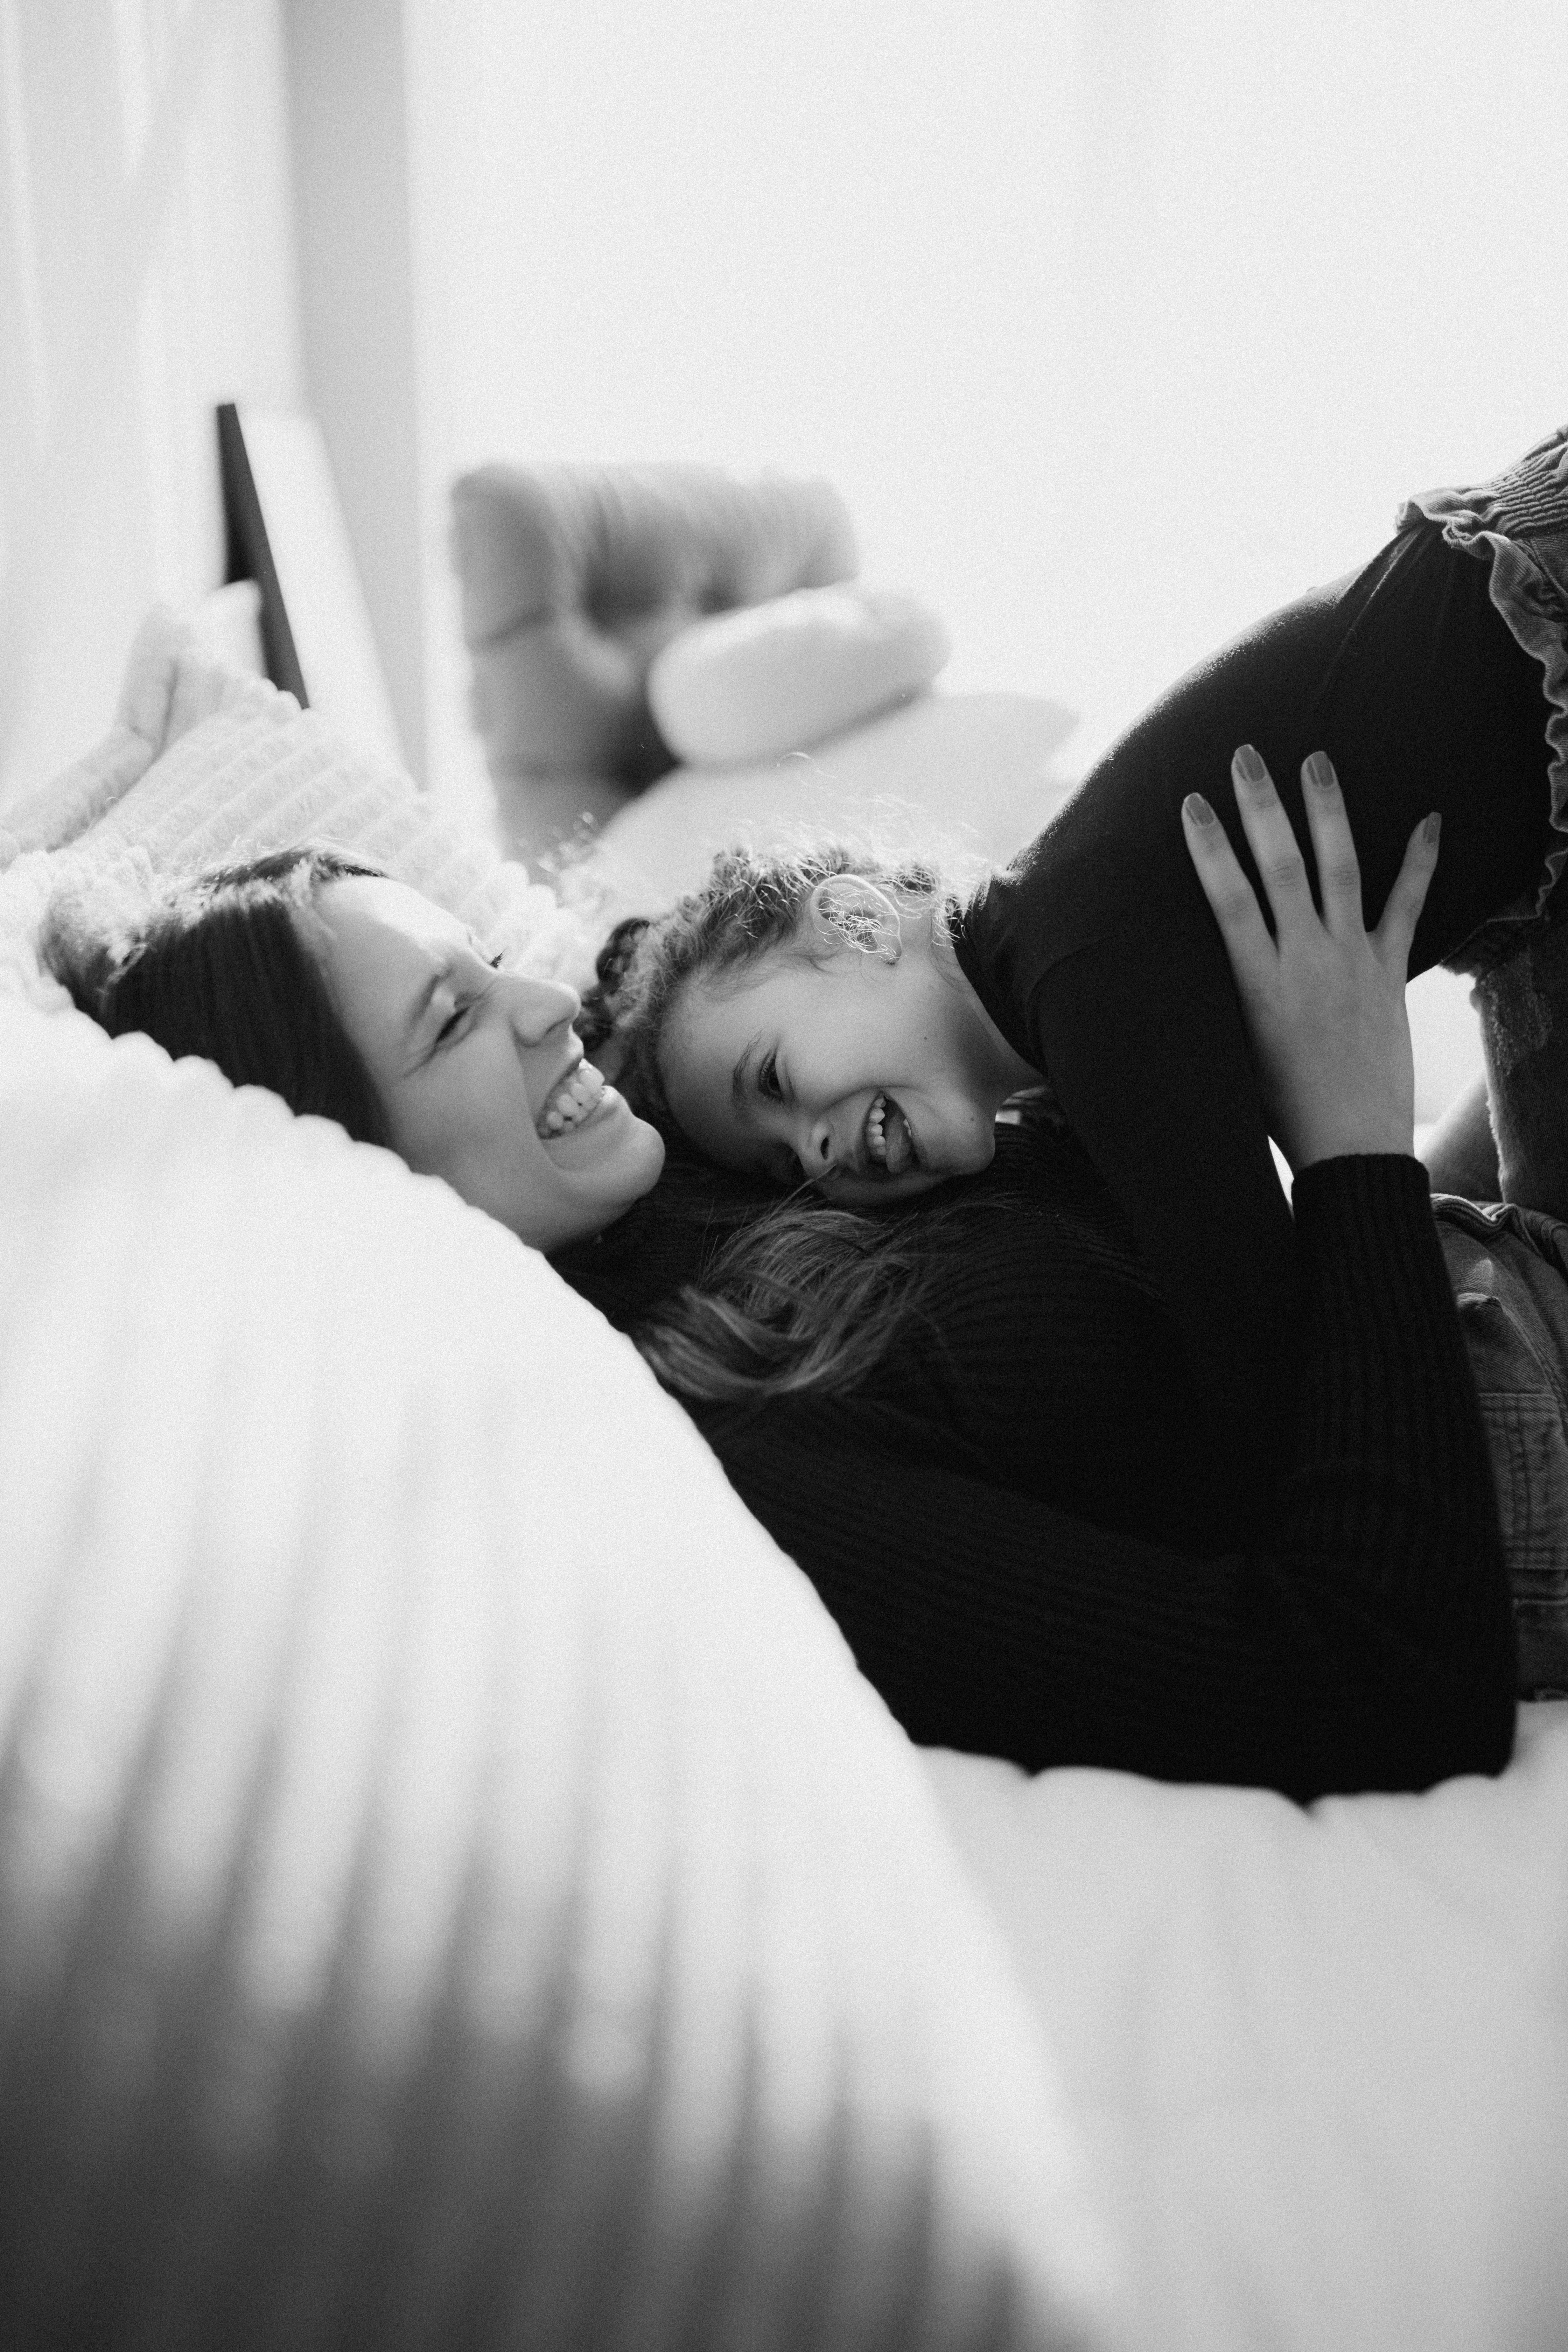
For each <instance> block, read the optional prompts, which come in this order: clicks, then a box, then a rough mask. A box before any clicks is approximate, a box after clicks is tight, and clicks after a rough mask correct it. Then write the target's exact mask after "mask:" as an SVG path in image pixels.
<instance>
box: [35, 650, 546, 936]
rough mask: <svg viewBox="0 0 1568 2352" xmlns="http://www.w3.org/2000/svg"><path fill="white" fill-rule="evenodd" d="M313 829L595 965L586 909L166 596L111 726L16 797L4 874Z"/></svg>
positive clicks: (280, 843)
mask: <svg viewBox="0 0 1568 2352" xmlns="http://www.w3.org/2000/svg"><path fill="white" fill-rule="evenodd" d="M308 839H309V840H316V841H325V842H331V844H333V845H335V846H337V847H339V848H342V849H347V850H350V851H353V853H354V854H355V855H357V856H361V857H363V858H365V859H367V860H368V861H370V862H371V863H373V864H377V865H381V866H386V867H387V868H388V869H389V870H390V871H391V872H392V873H394V874H395V876H396V877H397V878H398V879H399V880H400V881H404V882H407V883H410V884H411V885H412V886H413V887H415V888H416V889H418V890H423V891H425V892H426V895H427V896H428V897H430V898H437V899H439V901H440V902H441V904H442V905H443V906H446V907H449V908H452V909H453V911H454V912H455V913H458V914H460V915H461V916H462V917H463V919H464V920H465V921H467V922H468V923H470V924H471V925H472V926H473V928H474V929H475V930H476V931H477V932H478V933H479V937H480V938H481V939H482V940H484V941H485V944H486V946H487V947H488V948H489V950H491V951H492V952H496V953H503V952H504V953H506V954H508V955H510V957H511V958H512V959H513V960H514V961H516V962H517V963H519V964H520V965H522V966H525V967H526V968H527V969H529V970H530V971H536V972H540V973H544V974H553V973H562V974H563V975H564V976H565V977H568V978H571V979H574V980H575V979H579V978H581V977H585V976H586V972H587V971H591V970H592V945H593V941H592V940H591V939H590V937H589V936H588V935H587V934H586V933H585V932H584V929H583V926H582V924H581V922H580V921H579V919H577V918H576V917H575V916H574V915H572V914H571V913H569V912H568V911H567V910H566V909H565V908H563V906H562V905H561V904H560V903H559V902H558V901H557V899H556V898H555V896H554V895H553V893H552V892H551V891H550V890H548V889H546V888H545V887H543V886H542V884H538V883H531V882H530V880H529V878H528V875H527V873H526V871H525V870H524V868H523V867H522V866H519V865H515V864H512V863H508V862H503V861H502V859H501V857H500V853H499V851H498V850H497V848H496V847H495V845H494V844H493V843H492V842H491V841H489V840H488V839H487V838H486V836H485V835H483V834H482V833H480V832H479V829H478V828H477V827H475V826H473V825H471V824H466V823H465V822H464V821H463V820H462V819H461V818H460V817H458V816H455V815H453V814H449V813H448V812H447V811H445V810H443V809H441V808H440V807H439V806H438V805H437V803H435V802H434V801H432V800H430V799H429V798H427V797H426V795H424V794H423V793H420V792H419V791H418V790H417V789H416V786H415V784H414V782H412V780H411V779H410V778H409V777H408V776H407V775H406V774H405V773H404V772H403V771H402V770H401V769H400V768H398V767H397V766H396V765H395V763H394V762H393V761H390V760H389V759H387V757H386V756H385V755H384V753H382V752H380V751H373V750H370V749H367V748H365V747H363V746H361V745H359V744H357V743H353V742H350V741H349V740H347V739H346V738H345V737H343V736H342V735H341V734H339V733H338V732H337V731H336V730H335V729H334V728H333V727H332V726H331V724H330V723H329V722H328V721H327V720H326V719H322V718H321V716H320V715H319V713H317V712H315V711H301V710H300V707H299V705H298V703H297V702H296V701H295V700H294V698H293V696H292V695H289V694H280V693H279V690H278V688H276V687H274V686H270V685H268V683H267V681H266V680H265V679H262V678H257V677H247V676H245V675H243V674H241V673H240V672H239V671H237V670H235V669H233V668H231V667H228V666H227V665H226V663H225V662H224V661H223V660H222V659H221V658H219V657H218V656H216V655H215V654H214V653H213V651H212V649H211V646H210V645H209V644H207V643H205V642H204V641H203V639H202V638H201V637H200V636H199V635H198V634H197V633H196V631H195V628H194V627H193V626H192V625H190V624H189V623H187V622H184V621H182V620H180V619H179V618H177V616H176V615H175V614H173V613H171V612H168V611H165V610H158V611H155V612H153V614H150V615H149V617H148V619H147V621H146V622H145V623H144V625H143V626H142V631H141V633H140V635H138V637H137V639H136V643H135V644H134V646H132V651H131V656H130V661H129V664H128V667H127V671H126V679H125V685H124V688H123V690H122V692H121V704H120V710H119V714H118V716H117V718H116V721H115V725H114V727H113V729H112V730H111V731H110V735H109V736H108V738H107V739H106V740H105V741H104V742H103V743H101V744H100V745H99V746H98V747H97V749H96V750H95V751H91V752H89V754H88V755H87V757H86V758H85V759H83V760H81V761H78V762H77V763H76V765H75V766H74V767H72V768H69V769H68V770H67V771H66V772H65V774H64V775H62V776H59V777H57V778H56V779H55V780H54V782H52V783H50V784H47V785H46V786H45V787H44V789H43V790H42V791H40V792H38V793H35V794H34V795H33V796H32V797H31V798H30V799H27V800H25V801H22V802H20V803H16V804H15V805H13V806H12V807H10V808H7V809H5V810H3V811H0V873H3V872H4V871H5V869H6V868H7V867H8V866H12V865H14V864H15V863H16V861H17V860H18V859H19V858H20V857H22V856H25V855H26V854H27V853H29V852H32V853H58V852H60V851H63V850H67V849H68V850H69V851H70V853H71V856H70V858H69V861H68V864H67V865H66V866H62V867H61V868H60V869H59V870H58V875H57V876H56V877H55V878H59V879H63V878H65V877H66V876H67V875H70V876H72V877H76V876H79V874H80V873H82V872H83V871H89V872H91V871H97V872H99V873H101V874H104V875H106V876H107V875H111V874H113V873H114V872H115V871H117V870H118V869H119V867H120V866H121V865H123V863H124V862H125V860H126V859H127V857H128V855H129V854H130V853H132V852H133V851H134V852H136V853H138V855H139V856H144V857H145V859H146V860H148V861H150V863H151V866H152V869H153V872H154V873H156V874H173V873H190V872H194V871H195V870H197V869H198V868H200V867H202V866H212V865H216V864H220V863H224V862H226V861H228V860H231V859H237V858H246V857H255V856H262V855H264V854H265V853H266V852H267V851H268V850H273V849H282V848H287V847H289V846H290V845H293V844H294V843H296V842H300V841H304V840H308ZM0 952H3V950H0ZM15 956H16V950H15V948H13V960H14V961H15Z"/></svg>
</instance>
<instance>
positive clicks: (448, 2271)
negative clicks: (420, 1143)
mask: <svg viewBox="0 0 1568 2352" xmlns="http://www.w3.org/2000/svg"><path fill="white" fill-rule="evenodd" d="M0 1200H3V1201H4V1202H5V1214H4V1216H3V1218H0V1559H4V1562H5V1574H4V1576H3V1577H0V2020H3V2035H0V2213H3V2214H4V2216H5V2219H4V2223H3V2225H0V2226H3V2231H4V2239H5V2248H4V2259H3V2260H0V2342H4V2343H5V2345H6V2346H7V2347H10V2346H16V2347H31V2346H35V2345H37V2346H43V2345H65V2344H69V2345H84V2346H86V2345H94V2344H102V2345H109V2344H115V2345H119V2344H126V2345H130V2344H146V2345H152V2344H156V2345H158V2346H159V2347H161V2352H181V2347H215V2352H216V2347H223V2352H242V2348H243V2347H261V2346H268V2347H271V2346H276V2347H290V2352H294V2347H344V2352H348V2347H355V2352H357V2347H362V2346H366V2345H374V2346H376V2347H385V2352H392V2347H430V2352H437V2347H440V2352H458V2347H464V2352H467V2347H489V2346H496V2347H500V2346H502V2345H506V2346H521V2345H526V2346H527V2347H530V2352H553V2347H562V2352H565V2347H569V2346H570V2347H574V2348H577V2347H583V2348H585V2352H598V2347H611V2346H614V2347H646V2348H647V2352H656V2347H671V2352H673V2348H674V2347H680V2352H706V2347H711V2352H721V2347H722V2352H741V2347H745V2352H767V2347H777V2352H811V2347H844V2348H845V2352H848V2348H849V2347H854V2352H870V2347H887V2352H895V2347H896V2352H914V2347H930V2352H960V2347H963V2348H964V2352H970V2348H971V2347H973V2352H979V2347H998V2352H1000V2347H1047V2346H1056V2345H1066V2344H1068V2343H1073V2344H1089V2343H1091V2342H1092V2343H1101V2342H1103V2341H1105V2340H1106V2339H1105V2337H1104V2336H1102V2335H1101V2334H1100V2333H1099V2332H1098V2330H1099V2323H1098V2322H1097V2321H1094V2320H1091V2319H1090V2318H1089V2316H1086V2315H1088V2314H1090V2313H1092V2312H1094V2311H1095V2310H1097V2309H1098V2308H1099V2307H1100V2295H1101V2292H1102V2288H1101V2284H1100V2252H1099V2251H1098V2246H1097V2240H1096V2235H1095V2229H1094V2224H1093V2221H1092V2219H1091V2217H1090V2215H1089V2213H1088V2211H1087V2210H1086V2209H1085V2207H1084V2205H1083V2202H1082V2200H1081V2196H1080V2190H1079V2182H1078V2179H1077V2174H1076V2167H1075V2162H1074V2159H1073V2158H1072V2157H1071V2155H1070V2153H1069V2149H1068V2135H1067V2132H1066V2128H1065V2126H1064V2122H1063V2118H1062V2115H1061V2112H1060V2106H1059V2102H1058V2095H1057V2092H1056V2090H1055V2087H1054V2080H1053V2075H1052V2073H1051V2069H1050V2066H1049V2063H1048V2061H1047V2053H1045V2051H1044V2050H1043V2048H1042V2046H1041V2040H1040V2035H1039V2031H1038V2028H1037V2024H1036V2023H1035V2022H1034V2021H1032V2019H1031V2016H1030V2013H1029V2011H1028V2010H1027V2009H1026V2005H1025V2003H1024V2001H1023V2000H1022V1998H1021V1996H1020V1994H1019V1992H1018V1990H1017V1989H1016V1984H1015V1981H1014V1979H1013V1978H1012V1976H1011V1975H1010V1973H1009V1969H1008V1966H1007V1964H1006V1962H1005V1959H1004V1957H1003V1955H1002V1951H1001V1948H1000V1945H999V1942H998V1938H997V1934H996V1930H995V1927H994V1923H993V1921H992V1919H991V1917H990V1915H989V1914H988V1913H986V1912H985V1911H984V1910H983V1908H982V1907H981V1906H980V1905H979V1903H978V1902H977V1900H976V1899H975V1898H974V1897H973V1895H972V1894H971V1892H970V1890H969V1887H968V1885H967V1882H966V1880H965V1879H964V1877H963V1874H962V1873H961V1870H960V1868H959V1865H958V1864H957V1862H956V1860H955V1859H954V1858H953V1857H952V1853H951V1850H950V1848H949V1847H948V1846H947V1844H946V1843H945V1840H944V1835H943V1833H942V1830H941V1828H940V1826H939V1824H938V1822H937V1819H936V1816H935V1813H934V1811H933V1807H932V1802H931V1797H930V1795H929V1792H928V1790H927V1789H926V1786H925V1783H924V1781H923V1780H922V1778H921V1774H920V1771H919V1768H918V1764H917V1760H916V1759H915V1757H914V1754H913V1752H912V1750H911V1749H910V1748H909V1746H908V1744H907V1742H906V1741H905V1740H904V1738H903V1737H902V1735H901V1734H900V1732H899V1731H898V1730H897V1729H896V1727H894V1726H893V1724H892V1722H891V1720H890V1718H889V1717H888V1716H887V1714H886V1712H885V1711H884V1709H883V1708H882V1706H881V1705H880V1703H879V1700H878V1699H877V1698H876V1697H875V1696H874V1695H873V1694H872V1693H871V1692H870V1690H869V1689H868V1687H867V1685H865V1684H864V1683H863V1682H862V1681H861V1680H860V1678H859V1677H858V1675H857V1674H856V1672H855V1670H854V1667H853V1665H852V1663H851V1661H850V1659H849V1656H848V1654H847V1650H846V1648H845V1646H844V1644H843V1643H842V1641H841V1640H840V1638H839V1637H838V1635H837V1632H836V1631H835V1629H834V1628H833V1626H832V1624H831V1623H830V1622H829V1620H828V1619H827V1617H826V1614H825V1612H823V1611H822V1609H821V1608H820V1606H819V1605H818V1603H817V1602H816V1599H815V1597H814V1595H813V1594H812V1593H811V1591H810V1589H809V1587H808V1586H807V1585H806V1583H805V1580H804V1579H803V1578H802V1577H801V1575H800V1574H799V1572H798V1571H797V1570H795V1568H794V1567H793V1566H792V1565H791V1564H790V1563H789V1562H788V1561H787V1560H786V1559H784V1558H783V1557H782V1555H781V1554H780V1553H779V1552H778V1551H777V1550H776V1549H774V1547H773V1543H772V1542H771V1540H770V1539H769V1538H768V1537H767V1536H766V1535H764V1534H763V1531H762V1530H761V1529H760V1528H758V1527H757V1526H756V1525H755V1523H754V1522H752V1520H751V1519H750V1517H748V1516H747V1514H746V1513H745V1511H744V1510H743V1509H742V1507H741V1505H740V1503H739V1501H738V1500H737V1499H736V1497H735V1496H734V1495H733V1494H732V1493H731V1489H730V1488H729V1487H728V1486H727V1485H726V1484H725V1481H724V1479H723V1477H722V1475H721V1473H720V1470H719V1468H718V1466H717V1465H716V1463H715V1462H714V1461H713V1459H712V1457H711V1456H710V1454H709V1453H708V1452H707V1450H706V1448H705V1447H704V1446H703V1444H701V1442H700V1439H699V1438H698V1436H697V1435H696V1433H695V1432H694V1430H693V1429H692V1427H691V1426H690V1424H689V1423H688V1422H687V1421H686V1419H685V1417H684V1416H683V1415H682V1414H681V1412H679V1410H678V1409H677V1407H676V1406H675V1405H674V1404H673V1403H672V1402H670V1401H669V1400H668V1398H666V1397H665V1396H664V1395H663V1394H662V1393H661V1392H660V1391H659V1390H658V1388H657V1386H656V1385H655V1383H654V1382H653V1381H652V1379H651V1377H650V1376H649V1374H648V1373H647V1370H646V1368H645V1367H644V1365H643V1364H642V1363H641V1361H640V1360H639V1359H638V1358H637V1356H636V1354H635V1353H634V1352H633V1350H632V1349H630V1347H629V1346H628V1345H627V1344H626V1342H625V1341H624V1340H622V1339H620V1338H619V1337H617V1336H616V1334H615V1333H613V1332H612V1331H611V1330H610V1329H609V1328H608V1327H607V1326H606V1325H605V1324H604V1323H603V1322H602V1320H601V1319H600V1318H598V1317H597V1316H596V1315H595V1312H594V1311H593V1310H592V1309H591V1308H589V1307H587V1306H586V1305H585V1304H584V1302H583V1301H581V1300H579V1299H578V1298H576V1297H574V1295H573V1294H572V1293H571V1292H570V1291H569V1290H568V1289H566V1287H565V1286H563V1284H562V1283H561V1282H560V1281H559V1279H558V1278H557V1277H556V1276H555V1275H554V1274H553V1273H552V1270H551V1269H550V1267H549V1266H548V1265H546V1264H545V1263H544V1261H543V1260H542V1259H541V1258H540V1257H538V1256H536V1255H533V1254H532V1253H531V1252H530V1251H528V1250H526V1249H524V1248H523V1247H521V1244H518V1243H517V1242H516V1241H515V1240H513V1239H512V1238H511V1236H510V1235H509V1234H506V1233H505V1232H503V1231H502V1230H501V1228H500V1227H499V1226H498V1225H495V1224H493V1223H489V1221H488V1220H486V1219H485V1218H483V1217H482V1216H480V1215H479V1213H477V1212H474V1211H472V1210H469V1209H467V1208H465V1207H464V1206H463V1205H462V1204H461V1203H460V1202H458V1200H457V1199H456V1198H455V1196H454V1195H453V1194H452V1193H450V1192H448V1191H447V1189H446V1188H445V1187H444V1186H441V1185H440V1184H438V1183H437V1182H435V1181H433V1180H428V1179H421V1178H417V1177H415V1176H412V1175H410V1174H409V1173H408V1171H406V1170H405V1169H404V1168H403V1167H402V1166H401V1165H400V1164H399V1163H398V1162H396V1161H395V1160H393V1159H392V1158H390V1157H389V1156H388V1155H386V1154H384V1153H382V1152H378V1151H375V1150H370V1149H368V1148H365V1147H361V1146H355V1145H352V1144H350V1143H349V1142H348V1141H347V1140H346V1139H345V1138H344V1137H343V1136H342V1133H341V1131H340V1130H339V1129H336V1128H333V1127H331V1126H330V1125H328V1124H326V1123H324V1122H321V1121H318V1120H311V1119H299V1120H297V1119H294V1118H291V1117H290V1115H289V1113H288V1112H287V1111H286V1110H285V1109H284V1108H283V1107H282V1106H281V1105H280V1104H279V1102H277V1101H276V1100H275V1099H274V1098H273V1097H270V1096H268V1095H265V1094H262V1093H260V1092H258V1091H254V1090H246V1091H241V1092H238V1093H237V1092H235V1091H233V1090H232V1089H231V1088H230V1087H228V1086H227V1084H226V1082H225V1081H224V1080H223V1079H222V1078H221V1077H220V1076H218V1075H217V1074H216V1072H215V1071H214V1070H213V1069H211V1068H210V1067H209V1066H206V1065H205V1064H201V1063H196V1062H185V1063H181V1064H177V1065H174V1064H171V1063H170V1062H169V1061H168V1060H167V1058H166V1057H165V1056H164V1055H163V1054H162V1053H161V1051H160V1050H159V1049H158V1048H157V1047H155V1046H153V1045H151V1044H150V1043H149V1042H148V1041H147V1040H145V1039H142V1038H136V1037H131V1038H124V1039H121V1040H119V1041H117V1042H116V1043H114V1044H112V1045H111V1044H110V1042H109V1041H108V1040H107V1039H106V1038H104V1037H103V1036H102V1035H101V1034H100V1032H98V1031H97V1030H95V1029H93V1028H92V1026H91V1024H89V1023H87V1022H86V1021H84V1020H83V1019H82V1018H81V1017H80V1016H79V1015H78V1014H76V1013H73V1012H70V1011H68V1010H67V1011H63V1012H57V1013H43V1012H41V1011H39V1010H38V1009H37V1007H35V1006H33V1005H30V1004H28V1003H26V1002H25V1001H24V1000H23V999H22V998H21V997H20V996H18V995H16V993H13V992H0Z"/></svg>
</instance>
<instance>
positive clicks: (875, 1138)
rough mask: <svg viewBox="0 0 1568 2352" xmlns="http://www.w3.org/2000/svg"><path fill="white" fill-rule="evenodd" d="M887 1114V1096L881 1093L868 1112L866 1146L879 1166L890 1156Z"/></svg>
mask: <svg viewBox="0 0 1568 2352" xmlns="http://www.w3.org/2000/svg"><path fill="white" fill-rule="evenodd" d="M887 1116H888V1100H887V1097H886V1096H885V1095H879V1096H878V1097H877V1098H876V1100H875V1101H874V1102H873V1103H872V1105H871V1108H870V1109H869V1110H868V1113H867V1114H866V1148H867V1150H868V1151H869V1153H870V1155H871V1157H872V1159H873V1160H876V1161H877V1162H878V1164H879V1166H880V1165H881V1164H882V1163H883V1162H885V1161H886V1160H887V1157H888V1140H887V1136H886V1134H885V1132H884V1124H883V1123H884V1121H885V1120H886V1118H887Z"/></svg>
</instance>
